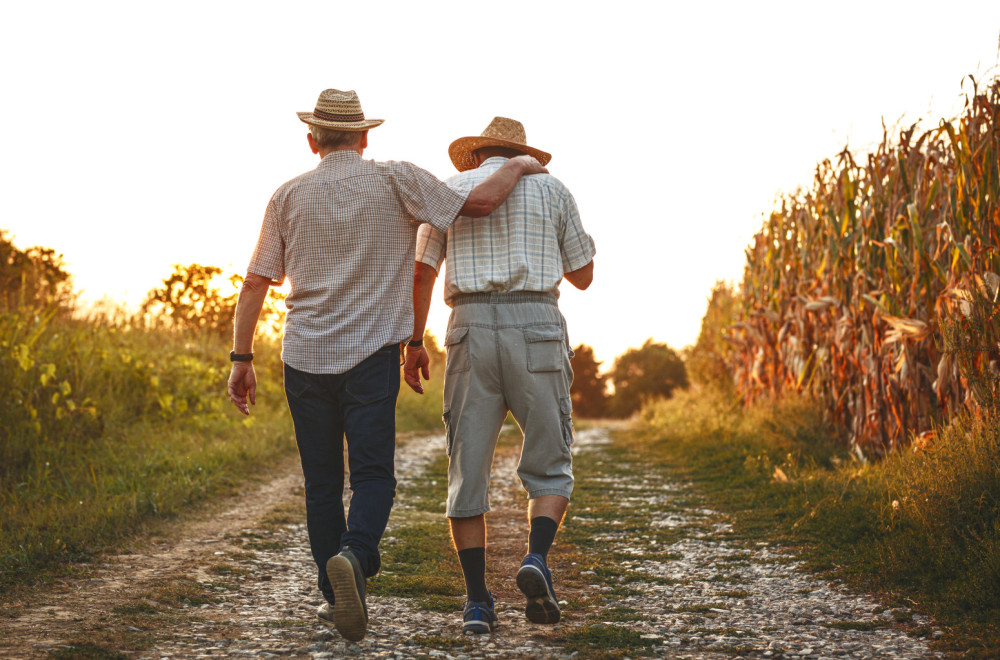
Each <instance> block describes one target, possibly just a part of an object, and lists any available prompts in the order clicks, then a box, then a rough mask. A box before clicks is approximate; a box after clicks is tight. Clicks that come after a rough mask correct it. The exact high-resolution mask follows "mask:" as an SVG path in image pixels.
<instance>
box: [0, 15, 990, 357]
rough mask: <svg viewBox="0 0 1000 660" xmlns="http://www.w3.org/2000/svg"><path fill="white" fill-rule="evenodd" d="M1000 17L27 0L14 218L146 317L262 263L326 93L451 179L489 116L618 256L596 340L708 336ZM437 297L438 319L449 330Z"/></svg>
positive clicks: (572, 297)
mask: <svg viewBox="0 0 1000 660" xmlns="http://www.w3.org/2000/svg"><path fill="white" fill-rule="evenodd" d="M998 37H1000V2H997V1H996V0H987V1H981V2H972V1H963V0H953V1H952V2H948V3H941V2H939V1H935V2H923V1H918V2H914V1H907V2H902V1H892V2H879V1H878V0H863V1H855V0H843V1H841V2H837V3H818V2H802V1H801V0H797V1H795V2H784V3H778V2H745V1H740V2H737V1H732V2H684V3H679V2H652V1H649V2H634V1H631V0H618V1H617V2H613V3H607V2H602V3H583V2H576V1H574V2H569V1H567V2H555V1H550V2H546V1H544V0H542V1H540V0H534V1H532V2H518V1H508V2H504V3H497V2H490V3H486V2H476V1H474V0H464V1H457V2H438V1H434V0H424V1H422V2H388V1H387V2H381V3H374V2H366V3H360V4H359V3H341V2H331V1H326V2H283V3H277V2H268V3H261V2H246V1H244V2H221V1H220V2H216V1H213V2H206V1H204V0H200V1H198V2H188V1H184V0H180V1H177V2H170V3H147V2H101V1H99V0H95V1H92V2H75V1H74V2H58V1H56V2H44V3H42V2H37V3H36V2H5V3H3V5H2V8H0V59H2V61H3V62H4V66H3V67H2V70H0V83H2V86H0V89H2V90H3V102H2V104H0V186H2V188H0V190H2V193H3V203H4V211H3V216H2V218H0V227H2V228H5V229H8V230H10V231H11V232H13V234H14V240H15V244H17V245H18V246H20V247H22V248H23V247H28V246H31V245H44V246H47V247H52V248H54V249H55V250H56V251H58V252H61V253H63V254H64V255H65V259H66V261H67V263H68V267H69V270H70V272H71V273H72V274H73V276H74V280H75V283H76V286H77V288H78V289H82V290H83V292H84V295H85V298H87V299H90V300H95V299H100V298H102V297H105V296H107V297H110V298H113V299H116V300H120V301H123V302H126V303H128V304H133V305H134V304H136V303H138V302H139V301H140V300H141V299H142V298H143V296H144V294H145V293H146V292H147V291H148V290H149V289H151V288H153V287H154V286H156V285H157V284H158V283H159V282H160V281H161V280H162V279H163V278H165V277H166V276H167V275H168V274H169V273H170V270H171V265H172V264H175V263H179V264H190V263H195V262H197V263H202V264H214V265H218V266H222V267H225V268H228V269H232V270H236V271H240V272H242V271H243V270H244V269H245V267H246V264H247V262H248V260H249V257H250V253H251V251H252V249H253V245H254V242H255V240H256V237H257V232H258V229H259V227H260V221H261V218H262V217H263V213H264V208H265V205H266V204H267V201H268V199H269V198H270V196H271V194H272V193H273V192H274V190H275V189H276V188H277V187H278V186H279V185H280V184H281V183H283V182H284V181H286V180H287V179H290V178H291V177H293V176H295V175H297V174H299V173H301V172H303V171H305V170H307V169H311V168H313V167H315V165H316V162H317V159H316V157H315V156H313V155H312V154H311V153H310V152H309V150H308V147H307V145H306V140H305V133H306V128H305V125H304V124H302V123H300V122H299V121H298V119H297V118H296V116H295V111H298V110H311V109H312V107H313V106H314V104H315V101H316V97H317V95H318V94H319V92H320V90H322V89H324V88H327V87H335V88H339V89H354V90H357V92H358V94H359V95H360V98H361V101H362V104H363V107H364V110H365V112H366V114H367V115H368V116H369V117H376V118H384V119H385V120H386V122H385V124H384V125H382V126H381V127H379V128H376V129H374V130H373V131H372V132H371V134H370V135H369V149H368V150H367V151H366V152H365V157H366V158H375V159H377V160H409V161H412V162H414V163H416V164H418V165H420V166H422V167H424V168H426V169H428V170H430V171H431V172H433V173H434V174H436V175H437V176H439V177H441V178H446V177H448V176H450V175H451V174H453V173H454V172H455V170H454V168H453V167H452V165H451V162H450V161H449V160H448V157H447V146H448V144H449V143H450V142H451V141H452V140H454V139H456V138H458V137H462V136H466V135H478V134H479V133H480V132H481V131H482V130H483V129H484V128H485V127H486V125H487V124H488V123H489V121H490V119H492V117H494V116H495V115H501V116H506V117H513V118H515V119H518V120H520V121H522V122H523V123H524V125H525V127H526V130H527V135H528V142H529V144H531V145H532V146H535V147H537V148H539V149H542V150H544V151H548V152H550V153H552V154H553V159H552V162H551V163H550V165H549V171H550V172H551V173H552V174H554V175H555V176H557V177H559V178H560V179H561V180H562V181H563V182H564V183H566V184H567V186H568V187H569V188H570V190H572V191H573V193H574V195H575V197H576V200H577V203H578V205H579V207H580V211H581V215H582V217H583V221H584V226H585V227H586V228H587V230H588V231H589V232H590V233H591V235H592V236H593V237H594V239H595V241H596V244H597V257H596V258H595V278H594V284H593V286H592V287H591V288H590V289H589V290H587V291H584V292H580V291H577V290H575V289H573V288H572V287H571V286H569V285H568V284H564V285H563V287H562V291H563V296H562V302H561V305H562V309H563V313H564V315H565V316H566V318H567V321H568V323H569V329H570V338H571V340H572V342H573V343H574V344H576V343H580V342H582V343H587V344H590V345H592V346H594V347H595V350H596V352H597V356H598V358H599V359H601V360H604V361H605V362H606V364H605V367H610V365H611V362H612V360H613V359H614V357H615V356H617V355H619V354H621V353H622V352H624V351H625V350H626V349H627V348H628V347H630V346H639V345H641V344H642V342H643V341H645V339H646V338H648V337H653V338H654V339H655V340H657V341H665V342H667V343H669V344H670V345H671V346H673V347H675V348H681V347H683V346H685V345H687V344H691V343H693V342H694V341H695V339H696V338H697V335H698V330H699V326H700V322H701V317H702V315H703V313H704V311H705V303H706V299H707V296H708V295H709V292H710V289H711V287H712V284H713V282H715V281H716V280H717V279H729V280H735V279H738V278H739V277H740V276H741V274H742V268H743V260H744V255H743V250H744V248H745V247H746V246H747V244H748V243H749V241H750V239H751V238H752V236H753V234H754V233H755V232H756V230H757V229H758V228H759V227H760V223H761V221H762V218H763V215H764V214H765V213H766V212H768V211H769V210H770V209H771V207H772V204H773V201H774V199H775V197H776V196H777V195H778V194H779V193H781V192H782V191H791V190H794V189H795V188H796V187H797V186H798V185H800V184H804V183H808V181H809V179H810V177H811V174H812V172H813V169H814V167H815V164H816V162H817V161H819V160H821V159H823V158H827V157H832V156H834V155H835V154H836V153H837V152H838V151H839V150H840V149H841V148H843V147H844V146H845V144H847V143H848V142H849V143H850V145H851V146H852V148H856V149H858V150H863V149H864V147H866V146H868V145H870V144H872V143H873V142H875V141H876V140H878V139H879V138H880V137H881V131H882V122H883V120H884V121H885V123H886V124H887V125H889V126H893V125H896V124H897V122H899V121H900V119H901V118H902V121H903V123H906V124H908V123H912V122H913V121H916V120H918V119H923V120H924V121H925V122H926V124H925V125H927V126H933V125H935V124H936V122H937V120H938V119H939V118H941V117H945V116H953V115H954V114H956V113H957V112H958V111H959V110H960V109H961V101H962V96H961V94H962V86H961V81H962V78H963V76H965V75H966V74H975V75H977V76H978V77H979V78H984V77H990V76H991V75H994V74H995V73H996V69H995V67H996V65H997V52H998ZM447 312H448V309H447V307H445V305H444V303H443V301H442V299H441V295H440V287H439V290H438V292H437V293H436V294H435V301H434V307H433V309H432V311H431V319H430V323H429V327H430V329H431V330H432V331H434V332H435V333H436V334H438V335H439V336H440V335H441V334H443V329H444V326H445V323H446V320H447Z"/></svg>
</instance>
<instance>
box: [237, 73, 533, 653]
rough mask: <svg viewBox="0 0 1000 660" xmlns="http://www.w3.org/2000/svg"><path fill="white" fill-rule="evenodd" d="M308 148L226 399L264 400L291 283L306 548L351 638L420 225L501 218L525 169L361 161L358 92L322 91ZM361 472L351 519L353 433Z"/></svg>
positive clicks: (266, 241) (364, 140)
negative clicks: (272, 313)
mask: <svg viewBox="0 0 1000 660" xmlns="http://www.w3.org/2000/svg"><path fill="white" fill-rule="evenodd" d="M298 114H299V119H301V120H302V121H303V122H305V123H306V124H308V125H309V135H308V141H309V147H310V149H311V150H312V152H313V153H315V154H318V155H319V156H320V158H321V159H322V160H321V161H320V164H319V166H318V167H317V168H316V169H315V170H312V171H310V172H306V173H305V174H302V175H300V176H298V177H296V178H294V179H292V180H291V181H288V182H287V183H285V184H284V185H283V186H281V187H280V188H278V190H277V192H275V193H274V195H273V196H272V197H271V201H270V203H269V204H268V206H267V212H266V213H265V215H264V222H263V226H262V227H261V230H260V237H259V239H258V241H257V247H256V249H255V250H254V253H253V257H252V258H251V260H250V265H249V267H248V268H247V277H246V280H245V281H244V283H243V287H242V289H241V290H240V296H239V302H238V303H237V306H236V320H235V325H236V330H235V336H234V345H233V351H232V353H231V354H230V359H231V360H232V361H233V370H232V374H231V375H230V378H229V398H230V399H231V400H232V402H233V404H234V405H236V407H237V408H238V409H239V410H240V411H241V412H242V413H244V414H249V408H248V407H247V403H248V402H249V403H251V404H253V403H255V398H256V389H257V378H256V375H255V374H254V369H253V362H252V360H253V352H252V351H253V336H254V330H255V328H256V325H257V318H258V315H259V314H260V310H261V306H262V305H263V302H264V298H265V297H266V296H267V290H268V287H269V286H270V285H272V284H279V283H281V282H282V281H283V280H284V278H285V277H286V276H287V277H288V279H289V281H290V283H291V292H290V293H289V295H288V298H287V299H286V301H285V304H286V306H287V308H288V315H287V317H286V318H285V328H284V335H283V339H282V349H281V358H282V360H283V361H284V363H285V374H284V375H285V395H286V397H287V400H288V408H289V411H290V412H291V415H292V421H293V423H294V425H295V440H296V442H297V444H298V447H299V454H300V456H301V459H302V471H303V474H304V476H305V492H306V523H307V528H308V531H309V545H310V547H311V549H312V554H313V558H314V559H315V561H316V565H317V568H318V569H319V588H320V591H321V592H322V594H323V597H324V598H325V599H326V603H324V604H323V605H322V606H321V607H320V609H319V611H318V616H319V617H320V619H321V620H323V621H324V622H325V623H333V624H334V625H335V626H336V627H337V629H338V630H339V631H340V633H341V634H342V635H343V636H344V637H345V638H347V639H349V640H354V641H357V640H360V639H362V638H363V637H364V636H365V632H366V630H367V626H368V610H367V607H366V606H365V580H366V578H368V577H371V576H373V575H375V574H376V573H377V572H378V570H379V567H380V565H381V561H380V557H379V552H378V544H379V540H380V539H381V538H382V534H383V532H384V531H385V526H386V523H387V521H388V518H389V511H390V509H391V508H392V502H393V499H394V497H395V487H396V480H395V476H394V464H393V458H394V450H395V439H396V434H395V407H396V396H397V394H398V393H399V358H400V348H399V347H400V344H401V343H402V342H404V341H406V340H407V339H408V338H409V337H410V336H411V334H412V330H413V307H412V286H413V263H414V241H415V239H416V233H417V227H418V226H419V225H420V224H423V223H430V224H431V225H433V226H434V227H435V228H436V229H438V230H439V231H444V230H447V229H448V227H449V226H450V225H451V223H452V222H453V221H454V220H455V217H456V216H458V215H460V214H461V215H462V216H466V215H469V216H473V217H481V216H485V215H487V214H489V213H490V212H491V211H493V210H494V209H495V208H496V207H497V206H498V205H499V204H500V203H501V202H502V201H503V200H504V198H506V196H507V195H508V194H509V193H510V191H511V190H512V189H513V187H514V185H515V184H516V183H517V181H518V179H519V178H520V177H521V175H522V174H530V173H537V172H544V171H545V169H544V168H543V167H542V166H541V165H540V164H539V163H538V162H537V161H535V160H534V159H533V158H529V157H525V158H523V159H519V161H518V162H511V163H510V164H509V165H510V166H509V167H506V168H505V169H503V170H498V171H497V172H496V173H495V174H494V175H493V176H492V177H490V178H489V179H487V180H484V181H483V182H482V184H481V185H479V186H477V187H475V188H469V189H466V190H463V191H457V190H453V189H451V188H449V187H448V186H447V185H445V184H444V183H442V182H441V181H439V180H438V179H437V178H435V177H434V176H433V175H431V174H430V173H428V172H426V171H424V170H422V169H420V168H419V167H416V166H415V165H412V164H410V163H406V162H394V161H390V162H375V161H370V160H363V159H362V158H361V156H362V153H363V152H364V149H365V148H366V147H367V146H368V130H369V129H370V128H373V127H375V126H378V125H379V124H381V123H382V120H381V119H366V118H365V115H364V112H363V111H362V109H361V102H360V100H359V99H358V97H357V94H355V93H354V92H353V91H350V92H342V91H339V90H335V89H328V90H325V91H324V92H322V93H321V94H320V96H319V100H318V101H317V103H316V107H315V109H314V110H313V111H312V112H300V113H298ZM345 435H346V438H347V455H348V462H349V466H350V475H351V490H352V493H353V494H352V496H351V503H350V508H349V511H348V514H347V517H346V519H345V516H344V506H343V500H342V498H343V491H344V453H343V448H344V437H345Z"/></svg>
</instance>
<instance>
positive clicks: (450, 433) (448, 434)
mask: <svg viewBox="0 0 1000 660" xmlns="http://www.w3.org/2000/svg"><path fill="white" fill-rule="evenodd" d="M441 419H443V420H444V437H445V450H444V451H445V454H447V455H448V456H451V446H452V445H453V444H454V438H455V431H454V430H453V429H452V426H451V410H450V409H449V410H445V411H444V413H443V414H442V415H441Z"/></svg>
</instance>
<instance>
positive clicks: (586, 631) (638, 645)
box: [559, 624, 657, 658]
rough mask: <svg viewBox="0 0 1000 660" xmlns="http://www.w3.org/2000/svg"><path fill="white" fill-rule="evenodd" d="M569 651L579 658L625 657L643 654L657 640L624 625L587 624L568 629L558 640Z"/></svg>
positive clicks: (654, 644)
mask: <svg viewBox="0 0 1000 660" xmlns="http://www.w3.org/2000/svg"><path fill="white" fill-rule="evenodd" d="M559 641H560V643H561V644H562V645H563V647H564V648H565V649H566V651H568V652H569V653H576V654H578V655H576V656H575V657H579V658H625V657H629V656H635V655H637V654H639V655H645V654H647V653H648V651H649V649H651V648H652V647H653V646H656V644H657V640H653V639H643V638H642V634H641V633H638V632H636V631H635V630H632V629H631V628H626V627H624V626H616V625H605V624H589V625H585V626H581V627H579V628H575V629H572V630H570V631H568V632H567V633H566V634H565V635H563V637H562V638H561V639H560V640H559Z"/></svg>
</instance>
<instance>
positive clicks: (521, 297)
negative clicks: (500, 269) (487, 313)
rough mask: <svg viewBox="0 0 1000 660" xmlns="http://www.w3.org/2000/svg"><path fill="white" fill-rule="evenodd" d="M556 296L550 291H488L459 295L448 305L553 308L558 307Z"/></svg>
mask: <svg viewBox="0 0 1000 660" xmlns="http://www.w3.org/2000/svg"><path fill="white" fill-rule="evenodd" d="M558 301H559V299H558V298H557V297H556V294H554V293H552V292H550V291H490V292H483V293H459V294H458V295H456V296H454V297H453V298H452V299H451V301H450V303H451V306H452V307H458V306H459V305H475V304H483V305H505V304H512V303H545V304H547V305H552V306H553V307H558V306H559V302H558Z"/></svg>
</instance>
